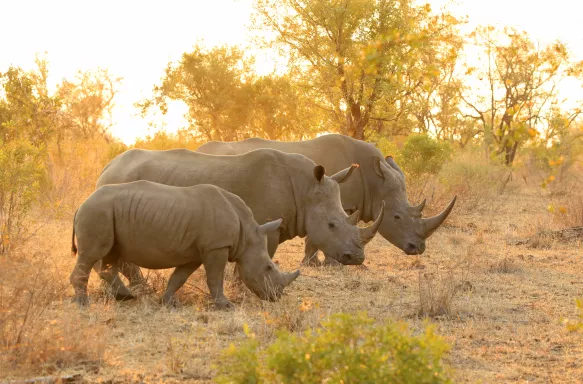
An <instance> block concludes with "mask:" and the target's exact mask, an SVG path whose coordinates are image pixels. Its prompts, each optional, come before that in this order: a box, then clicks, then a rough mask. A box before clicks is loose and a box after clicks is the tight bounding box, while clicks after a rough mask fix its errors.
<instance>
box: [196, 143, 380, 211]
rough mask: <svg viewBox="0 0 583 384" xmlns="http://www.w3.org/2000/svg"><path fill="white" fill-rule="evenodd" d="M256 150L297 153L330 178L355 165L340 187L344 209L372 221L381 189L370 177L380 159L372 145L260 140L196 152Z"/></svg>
mask: <svg viewBox="0 0 583 384" xmlns="http://www.w3.org/2000/svg"><path fill="white" fill-rule="evenodd" d="M258 148H272V149H276V150H279V151H282V152H286V153H298V154H302V155H304V156H306V157H307V158H309V159H311V160H312V161H314V162H315V163H316V164H320V165H323V166H324V168H326V173H327V174H329V175H330V174H334V173H336V172H338V171H340V170H342V169H345V168H347V167H349V166H350V165H351V164H359V165H360V171H359V172H357V173H356V174H355V175H354V176H353V177H351V178H350V179H349V180H348V181H347V182H346V183H343V184H341V185H340V191H341V198H342V205H343V206H344V208H345V209H359V210H360V211H361V217H362V219H363V220H365V221H368V220H373V219H374V217H373V216H374V215H373V212H372V211H373V210H372V201H373V196H375V195H376V193H375V191H376V190H380V189H381V188H382V180H381V179H380V178H379V177H378V176H377V175H376V174H375V173H374V170H373V157H375V156H376V157H379V158H380V159H382V158H383V155H382V153H381V152H380V151H379V150H378V149H377V148H376V147H375V146H374V145H372V144H370V143H367V142H365V141H361V140H356V139H353V138H351V137H348V136H344V135H339V134H329V135H323V136H319V137H317V138H315V139H311V140H305V141H290V142H286V141H274V140H266V139H260V138H252V139H246V140H242V141H238V142H227V143H221V142H209V143H207V144H204V145H202V146H201V147H199V149H198V150H197V151H200V152H203V153H213V154H217V155H218V154H227V153H229V154H235V153H245V152H248V151H252V150H255V149H258Z"/></svg>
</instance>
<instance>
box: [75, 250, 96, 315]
mask: <svg viewBox="0 0 583 384" xmlns="http://www.w3.org/2000/svg"><path fill="white" fill-rule="evenodd" d="M93 264H94V263H93V262H90V261H89V260H86V258H84V257H83V256H81V255H79V256H78V257H77V263H76V264H75V268H73V272H71V276H69V281H70V282H71V285H72V286H73V288H74V289H75V296H73V300H72V301H73V302H74V303H77V304H79V305H80V306H85V305H87V304H89V297H88V296H87V282H88V281H89V274H90V273H91V267H92V266H93Z"/></svg>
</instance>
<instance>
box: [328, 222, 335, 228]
mask: <svg viewBox="0 0 583 384" xmlns="http://www.w3.org/2000/svg"><path fill="white" fill-rule="evenodd" d="M328 228H330V229H334V228H336V225H334V223H328Z"/></svg>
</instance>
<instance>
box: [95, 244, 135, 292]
mask: <svg viewBox="0 0 583 384" xmlns="http://www.w3.org/2000/svg"><path fill="white" fill-rule="evenodd" d="M99 277H101V278H102V279H103V280H104V281H105V282H107V284H108V286H109V288H110V289H111V293H112V294H113V296H114V297H115V299H116V300H118V301H124V300H133V299H135V298H136V297H135V296H134V295H133V294H132V293H131V292H130V291H129V290H128V289H127V288H126V286H125V285H124V283H123V282H122V281H121V279H120V278H119V267H118V255H117V254H116V253H114V252H113V251H110V252H109V254H107V256H105V257H104V258H103V260H101V268H100V271H99Z"/></svg>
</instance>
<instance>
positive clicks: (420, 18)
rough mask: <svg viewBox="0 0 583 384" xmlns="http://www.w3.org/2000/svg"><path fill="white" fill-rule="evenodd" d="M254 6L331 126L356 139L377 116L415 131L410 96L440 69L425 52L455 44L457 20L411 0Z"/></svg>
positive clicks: (271, 1) (273, 0)
mask: <svg viewBox="0 0 583 384" xmlns="http://www.w3.org/2000/svg"><path fill="white" fill-rule="evenodd" d="M255 10H256V14H255V16H256V22H255V23H254V24H255V25H256V26H257V28H259V29H261V30H267V31H270V32H274V33H275V35H276V37H275V40H274V41H273V42H271V45H273V46H276V47H279V48H280V49H281V51H282V52H285V53H286V54H287V55H288V56H289V66H290V73H291V74H292V76H294V79H295V80H297V81H298V82H299V83H300V84H301V86H302V87H303V88H304V89H309V90H311V98H312V100H314V103H315V104H316V105H317V106H318V107H319V108H320V109H322V110H323V111H326V112H327V114H328V116H329V119H330V121H331V122H332V124H333V125H334V129H332V130H337V127H340V131H341V132H342V133H345V134H348V135H350V136H352V137H355V138H358V139H364V138H365V136H366V135H367V132H366V130H367V128H368V127H370V125H371V122H380V123H388V124H390V125H391V126H392V128H396V129H401V126H402V125H406V126H407V129H405V130H408V131H410V129H411V127H410V125H409V123H410V120H409V117H408V113H409V110H410V106H411V105H410V104H411V103H410V100H409V98H410V96H411V95H412V94H413V92H415V91H416V90H417V89H419V88H421V87H422V86H423V84H424V83H425V81H427V80H428V79H430V78H432V77H435V76H437V74H438V73H439V69H438V68H437V67H436V66H435V65H433V64H432V63H431V61H430V60H423V59H422V58H423V57H425V58H430V57H432V56H435V53H436V50H437V49H438V48H440V47H441V48H442V49H443V47H444V46H449V45H451V44H454V41H455V38H454V37H455V35H456V33H455V32H456V28H455V27H456V25H457V23H458V22H457V20H456V19H454V18H453V17H452V16H450V15H447V14H444V15H437V16H436V15H433V14H432V13H431V9H430V7H429V6H428V5H427V6H423V7H417V6H415V5H414V3H413V1H409V0H402V1H399V0H343V1H335V2H333V1H330V0H283V1H280V0H259V1H257V3H256V5H255ZM382 126H383V124H377V125H376V129H381V128H382ZM407 133H408V132H407Z"/></svg>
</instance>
